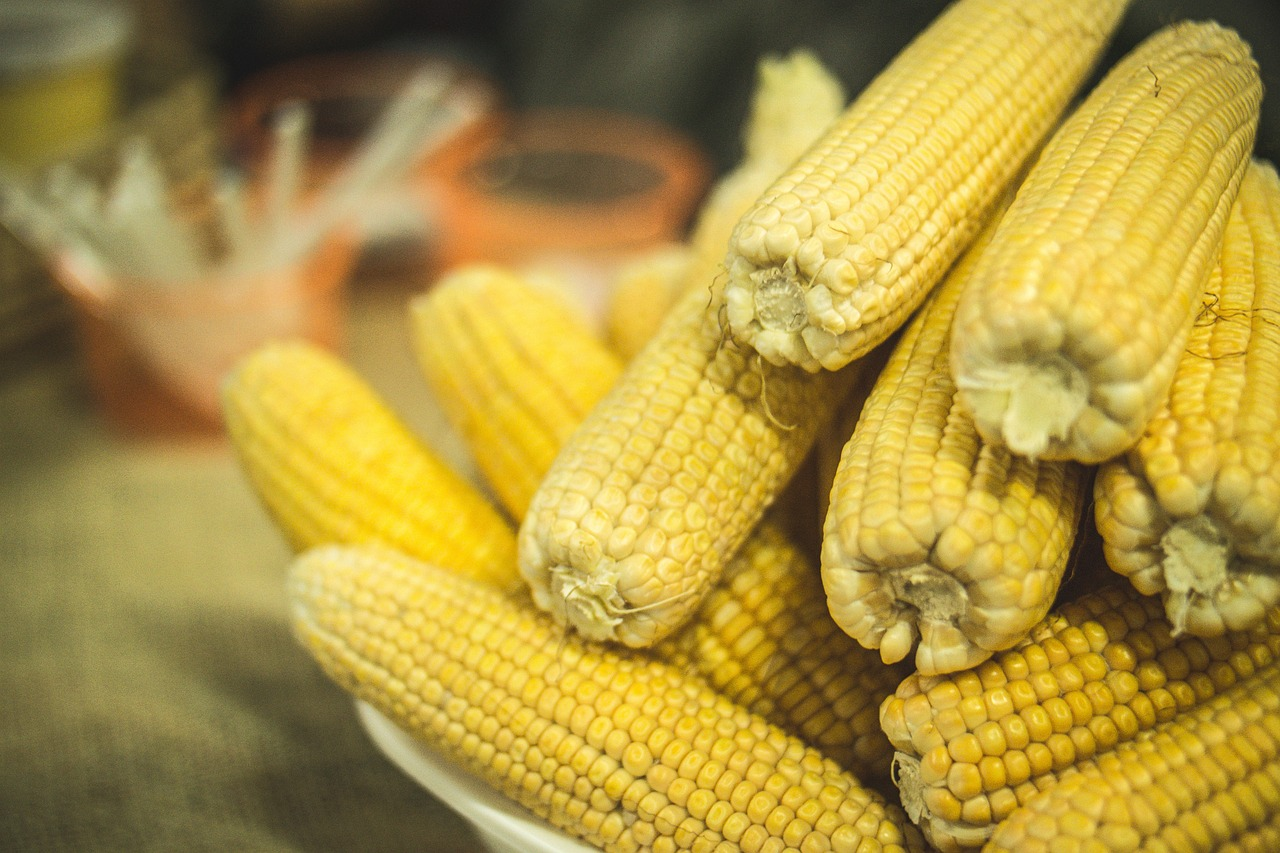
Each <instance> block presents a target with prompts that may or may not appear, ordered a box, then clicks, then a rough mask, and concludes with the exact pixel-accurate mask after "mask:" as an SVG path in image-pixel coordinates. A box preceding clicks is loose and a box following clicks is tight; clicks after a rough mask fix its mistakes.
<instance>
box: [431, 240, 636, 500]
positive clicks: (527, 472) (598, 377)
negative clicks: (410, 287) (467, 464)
mask: <svg viewBox="0 0 1280 853" xmlns="http://www.w3.org/2000/svg"><path fill="white" fill-rule="evenodd" d="M410 315H411V319H412V324H411V326H412V332H413V344H414V349H415V352H416V354H417V358H418V364H419V366H420V367H421V368H422V371H423V374H424V376H425V377H426V379H427V383H428V385H429V386H430V387H431V389H432V391H433V392H434V394H435V397H436V399H437V400H438V401H439V403H440V406H441V408H442V409H443V410H444V412H445V416H446V417H447V418H448V419H449V422H450V423H451V424H452V425H453V426H454V428H455V429H457V430H458V432H459V433H460V434H461V435H462V437H463V438H464V440H465V441H466V442H467V445H468V447H470V449H471V452H472V455H473V456H474V457H475V460H476V466H477V468H479V470H480V472H481V474H483V475H484V477H485V480H486V482H487V483H488V484H489V486H490V487H491V488H492V489H493V490H494V492H495V493H496V494H497V495H498V497H499V499H500V500H501V501H502V503H503V505H504V506H505V507H506V508H507V510H508V512H510V513H511V516H512V518H514V519H516V520H517V521H518V520H519V519H520V518H522V517H523V515H524V512H525V510H526V509H527V508H528V505H529V499H530V498H531V497H532V495H533V493H534V491H535V490H536V489H537V487H538V483H539V482H540V481H541V479H542V477H543V475H544V474H545V473H546V470H547V468H549V467H550V465H551V461H552V460H553V459H554V458H555V455H556V454H557V453H558V452H559V451H560V447H561V446H562V445H563V444H564V441H565V439H566V438H568V434H569V433H570V432H571V431H572V430H573V429H575V428H576V427H577V426H578V424H580V423H581V422H582V419H583V418H584V417H585V416H586V413H587V412H588V411H589V410H590V409H591V407H592V406H594V405H595V404H596V402H598V401H599V399H600V398H601V397H603V396H604V394H605V392H606V391H608V390H609V388H610V387H612V386H613V384H614V382H615V381H616V380H617V378H618V375H619V374H620V373H621V372H622V364H621V363H620V362H619V360H618V359H617V357H616V356H614V355H613V353H611V352H610V351H609V350H608V348H607V347H606V346H605V345H604V344H603V343H602V342H601V341H599V340H598V339H596V338H595V337H594V335H593V334H592V333H591V331H590V330H589V329H588V328H587V327H586V326H585V323H584V320H583V319H582V317H581V315H579V314H578V313H577V312H575V311H574V310H573V308H572V307H571V306H570V305H568V304H567V303H566V302H565V301H564V300H563V299H562V298H561V296H560V295H559V294H557V293H554V292H551V291H549V290H546V289H542V288H539V287H537V286H535V285H534V284H533V283H531V282H530V281H528V280H526V279H524V278H522V277H521V276H519V275H518V274H517V273H516V272H514V271H513V270H510V269H506V268H503V267H499V266H492V265H468V266H464V267H459V268H456V269H454V270H452V271H451V272H449V273H447V274H445V275H444V276H443V277H442V278H441V279H440V280H439V281H438V282H437V283H436V285H435V286H434V287H432V289H431V290H429V291H427V292H426V293H424V294H422V295H421V296H418V297H416V298H415V299H414V300H413V301H412V302H411V303H410ZM516 437H518V440H517V439H516Z"/></svg>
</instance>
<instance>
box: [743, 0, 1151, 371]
mask: <svg viewBox="0 0 1280 853" xmlns="http://www.w3.org/2000/svg"><path fill="white" fill-rule="evenodd" d="M1126 5H1127V3H1126V0H1086V2H1081V0H1035V2H1027V0H959V2H956V3H953V4H952V5H951V6H949V7H948V8H947V9H946V10H945V11H943V13H942V14H941V15H940V16H939V17H938V18H937V19H936V20H935V21H934V22H933V23H932V24H931V25H930V26H929V27H928V28H927V29H925V30H924V31H923V32H922V33H920V34H919V35H918V36H916V38H915V39H914V40H913V41H912V42H911V44H909V45H908V46H907V47H906V48H905V49H904V50H903V51H902V53H901V54H899V55H898V57H897V58H895V59H894V61H893V62H892V63H890V65H889V66H888V67H887V68H885V69H884V70H883V71H882V72H881V73H880V74H879V76H877V77H876V79H875V80H873V81H872V83H871V84H870V85H869V86H868V87H867V88H866V89H865V90H863V92H862V93H861V94H860V95H859V96H858V97H856V98H855V99H854V101H853V103H852V104H850V105H849V107H848V108H847V109H846V110H845V112H844V113H843V114H842V116H841V117H840V118H839V119H838V120H837V121H836V123H835V124H833V125H832V127H831V128H830V129H829V130H828V132H827V133H826V134H824V136H823V137H822V139H821V140H820V141H819V142H818V143H817V144H816V145H815V146H814V147H813V148H812V149H810V150H809V152H808V153H806V154H805V156H804V157H803V158H801V159H800V160H799V161H798V162H797V163H795V164H794V165H793V166H792V167H791V168H790V169H788V170H787V171H786V172H784V173H783V174H782V175H781V176H780V177H779V178H778V179H777V181H775V182H774V183H773V185H772V186H770V187H769V188H768V189H767V190H766V191H765V193H764V194H763V195H762V196H761V198H760V200H759V201H758V202H757V204H756V205H755V206H754V207H752V209H751V210H750V211H748V212H747V214H746V215H745V216H743V218H742V220H741V222H740V223H739V225H738V227H737V229H736V230H735V232H734V235H733V239H732V241H731V242H730V244H729V252H728V256H727V259H726V261H725V265H726V267H727V268H728V270H729V284H728V286H727V287H726V302H727V306H728V310H727V311H726V320H727V323H728V325H729V327H730V329H731V330H732V332H733V335H734V336H735V337H736V338H737V339H738V340H739V341H740V342H742V343H744V344H746V345H748V346H751V347H753V348H755V349H756V351H758V352H759V353H760V354H761V355H763V356H764V357H765V358H766V359H767V360H769V361H771V362H773V363H776V364H783V363H791V364H797V365H801V366H803V367H805V368H806V369H808V370H819V369H824V368H825V369H833V368H838V367H840V366H841V365H844V364H847V363H849V362H850V361H852V360H853V359H855V358H859V357H861V356H862V355H864V354H865V353H866V352H868V351H869V350H870V349H871V348H872V347H874V346H875V345H876V344H878V343H880V342H881V341H883V340H884V339H885V338H887V337H888V336H889V335H890V334H891V333H892V332H893V330H894V329H896V328H897V327H898V326H900V325H901V324H902V323H903V322H904V321H905V320H906V318H907V316H908V315H909V314H910V313H911V312H912V311H913V310H914V309H915V308H916V306H918V305H919V304H920V303H921V302H922V301H923V300H924V297H925V295H926V294H927V293H928V291H929V289H930V288H932V287H933V285H934V284H935V283H936V282H937V281H938V280H939V279H940V278H941V277H942V275H943V274H944V273H945V271H946V269H947V268H948V267H949V266H950V265H951V263H952V261H954V260H955V259H956V258H957V257H958V256H959V254H960V253H961V252H962V251H963V249H964V247H965V245H966V244H967V243H968V242H969V240H970V239H971V238H972V237H973V236H974V234H976V233H977V231H978V229H979V227H980V226H981V224H982V222H983V221H984V220H985V219H986V217H987V214H988V211H989V210H990V208H991V207H992V206H994V204H995V202H996V200H997V199H998V198H999V197H1000V196H1001V194H1002V193H1003V192H1004V191H1005V188H1006V187H1007V185H1008V184H1009V183H1010V182H1011V181H1012V180H1013V178H1014V176H1015V174H1016V173H1017V171H1018V170H1019V168H1020V167H1021V165H1022V163H1023V161H1024V160H1026V159H1027V158H1028V157H1030V156H1031V154H1032V152H1033V151H1034V150H1035V149H1036V148H1037V147H1038V146H1039V145H1040V143H1041V141H1042V140H1043V138H1044V137H1045V136H1046V135H1047V134H1048V133H1049V131H1050V130H1051V128H1052V127H1053V126H1054V124H1055V122H1056V121H1057V120H1058V116H1059V114H1060V113H1061V112H1062V110H1063V109H1065V108H1066V106H1067V103H1068V101H1069V100H1070V99H1071V97H1072V95H1073V94H1074V93H1075V91H1076V90H1077V89H1078V88H1079V86H1080V85H1081V84H1082V83H1083V82H1084V80H1085V78H1086V77H1087V75H1088V73H1089V71H1090V69H1091V68H1092V66H1093V64H1094V63H1095V61H1096V60H1097V58H1098V56H1099V55H1100V53H1101V51H1102V49H1103V48H1104V46H1105V45H1106V43H1107V41H1108V39H1109V38H1110V35H1111V33H1112V31H1113V30H1114V28H1115V27H1116V25H1117V24H1118V22H1119V20H1120V17H1121V15H1122V14H1123V12H1124V9H1125V6H1126Z"/></svg>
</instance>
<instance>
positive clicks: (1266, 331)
mask: <svg viewBox="0 0 1280 853" xmlns="http://www.w3.org/2000/svg"><path fill="white" fill-rule="evenodd" d="M1278 321H1280V177H1277V175H1276V171H1275V169H1274V168H1273V167H1272V166H1271V165H1270V164H1266V163H1261V162H1257V161H1255V162H1254V164H1253V165H1252V166H1251V167H1250V168H1249V169H1248V170H1247V171H1246V172H1245V177H1244V181H1243V182H1242V183H1241V187H1240V194H1239V195H1238V196H1237V198H1236V204H1235V206H1234V208H1233V209H1232V213H1231V216H1230V218H1229V220H1228V222H1227V228H1226V232H1225V235H1224V238H1223V247H1222V251H1221V253H1220V256H1219V260H1218V263H1217V264H1215V266H1214V269H1213V272H1212V274H1211V275H1210V277H1209V283H1208V286H1207V287H1206V290H1205V295H1204V301H1203V307H1202V309H1201V311H1200V315H1199V317H1198V319H1197V320H1196V323H1195V325H1194V327H1193V328H1192V330H1191V334H1190V337H1189V339H1188V340H1187V343H1186V348H1185V351H1184V352H1183V354H1182V356H1181V358H1180V359H1179V360H1178V363H1177V367H1176V369H1175V372H1174V377H1173V385H1172V388H1171V389H1170V392H1169V396H1168V398H1167V400H1166V402H1165V403H1164V404H1163V405H1162V406H1161V408H1160V410H1159V412H1158V413H1157V414H1156V416H1155V418H1154V419H1153V420H1152V422H1151V423H1150V425H1148V427H1147V429H1146V431H1145V432H1144V433H1143V436H1142V438H1141V439H1140V440H1139V442H1138V443H1137V445H1136V446H1135V447H1134V448H1133V449H1132V450H1130V451H1129V452H1128V453H1127V454H1125V455H1124V456H1123V457H1120V458H1117V459H1115V460H1113V461H1111V462H1107V463H1106V464H1104V465H1103V466H1102V467H1101V469H1100V471H1099V473H1098V479H1097V482H1096V487H1095V497H1096V516H1097V525H1098V529H1099V531H1101V533H1102V535H1103V538H1104V540H1105V544H1106V555H1107V562H1108V563H1109V564H1110V565H1111V567H1112V568H1113V569H1115V570H1116V571H1117V572H1119V573H1120V574H1122V575H1125V576H1127V577H1128V578H1129V580H1130V581H1131V582H1132V583H1133V585H1134V586H1135V587H1137V588H1138V589H1139V590H1140V591H1142V592H1144V593H1146V594H1148V595H1155V594H1163V596H1164V600H1165V608H1166V610H1167V612H1168V614H1169V618H1170V620H1171V621H1172V622H1173V625H1174V627H1175V628H1176V629H1178V630H1183V629H1185V630H1188V631H1190V632H1191V633H1193V634H1200V635H1202V636H1206V635H1212V634H1220V633H1222V632H1223V631H1226V630H1238V629H1241V628H1248V627H1250V626H1251V625H1253V624H1254V623H1256V622H1257V621H1258V620H1259V619H1261V618H1262V616H1263V614H1264V612H1265V610H1266V608H1267V607H1270V606H1271V605H1273V604H1276V603H1277V602H1280V370H1277V366H1278V365H1280V322H1278Z"/></svg>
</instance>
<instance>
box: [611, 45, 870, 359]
mask: <svg viewBox="0 0 1280 853" xmlns="http://www.w3.org/2000/svg"><path fill="white" fill-rule="evenodd" d="M844 102H845V93H844V88H843V87H842V86H841V84H840V81H839V80H837V79H836V78H835V77H834V76H833V75H832V74H831V72H830V71H828V70H827V68H826V67H825V66H823V64H822V63H821V62H820V61H819V60H818V58H817V57H816V56H815V55H814V54H813V53H812V52H810V51H808V50H804V49H799V50H794V51H792V52H791V53H789V54H787V55H786V56H766V57H764V58H762V59H761V60H760V62H759V63H758V64H757V66H756V86H755V90H754V91H753V93H752V98H751V104H750V110H749V113H748V115H747V119H746V122H745V124H744V127H743V149H744V152H743V157H742V160H741V162H739V163H738V164H737V165H736V166H735V167H734V168H733V170H732V171H730V172H729V173H728V174H726V175H724V176H723V177H721V178H720V179H719V180H718V181H716V183H715V185H714V186H712V188H711V191H710V192H709V193H707V197H706V199H705V200H704V201H703V203H702V206H701V207H700V208H699V210H698V215H697V217H696V218H695V222H694V226H693V232H692V235H691V236H690V238H689V242H688V244H687V246H686V249H685V251H686V254H687V258H686V261H685V266H684V270H683V277H682V278H681V279H680V280H679V282H672V283H670V284H671V285H672V286H671V287H670V288H667V287H663V286H661V285H658V286H656V287H655V289H656V290H657V293H655V294H654V296H656V297H658V299H656V300H654V301H653V302H651V303H648V304H645V305H643V306H641V305H639V304H637V303H638V299H636V298H633V297H634V296H636V294H635V293H634V292H633V289H635V288H640V287H643V286H644V285H643V284H641V283H639V282H636V281H632V280H628V281H627V282H626V283H625V284H623V285H621V286H620V288H619V292H618V293H617V294H616V295H615V298H614V302H615V303H616V304H613V305H611V310H610V313H611V316H612V317H614V320H613V323H614V324H615V325H616V326H618V327H619V329H620V330H624V331H620V332H616V333H615V337H619V336H620V335H622V334H625V335H626V338H627V340H628V341H630V342H631V343H627V344H626V349H623V350H620V352H622V353H623V354H624V355H625V356H626V357H628V358H630V357H631V356H633V355H634V354H635V353H636V352H638V351H639V346H638V345H637V344H642V343H643V342H645V341H647V340H648V339H649V338H651V337H652V336H653V334H654V332H656V331H657V327H658V323H659V322H661V319H662V317H663V316H665V312H666V311H667V310H669V309H670V307H671V306H672V305H673V304H674V302H675V300H676V299H678V298H679V296H680V295H682V294H683V292H684V291H685V290H686V289H700V290H705V289H706V288H707V286H708V283H709V282H711V281H713V280H715V279H716V278H717V277H718V276H722V275H723V274H724V268H723V264H724V251H725V246H726V245H727V244H728V242H729V237H730V235H731V234H732V233H733V228H734V226H735V225H737V224H738V220H739V219H741V218H742V215H743V214H744V213H746V211H747V209H748V208H750V207H751V205H752V204H754V203H755V202H756V200H757V199H758V198H759V197H760V194H761V193H763V192H764V191H765V190H766V189H767V188H768V187H769V185H770V184H771V183H773V181H774V180H775V179H776V178H777V177H778V175H780V174H781V173H782V172H783V170H784V169H786V168H787V166H789V165H791V163H792V162H793V161H794V160H796V158H798V157H799V156H800V155H801V154H803V153H804V151H805V149H807V148H808V147H809V146H810V145H812V144H813V143H814V141H815V140H816V139H817V138H818V137H819V136H820V135H821V134H822V132H823V131H824V130H826V128H827V126H828V125H829V124H830V123H831V122H832V121H834V120H835V119H836V117H837V116H839V115H840V111H841V109H842V108H843V107H844ZM661 263H662V265H661V267H660V268H659V271H672V268H673V266H674V263H673V262H667V261H662V262H661ZM663 297H666V298H665V299H664V298H663Z"/></svg>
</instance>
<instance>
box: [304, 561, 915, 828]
mask: <svg viewBox="0 0 1280 853" xmlns="http://www.w3.org/2000/svg"><path fill="white" fill-rule="evenodd" d="M288 589H289V598H290V603H291V605H292V612H293V627H294V631H295V634H296V635H297V637H298V638H299V640H300V641H301V642H302V643H303V644H304V645H305V647H306V648H307V649H308V650H309V651H310V653H311V654H312V655H313V656H314V657H315V659H316V660H317V661H318V662H319V664H320V666H321V668H322V669H323V670H324V671H325V673H326V674H327V675H329V677H331V678H332V679H333V680H334V681H335V682H336V683H337V684H339V685H340V686H341V687H342V688H343V689H345V690H347V691H349V692H350V693H352V694H353V695H354V696H355V697H357V698H358V699H360V700H361V701H363V702H365V703H367V704H369V705H370V706H372V707H373V708H375V709H376V710H378V711H379V712H381V713H382V714H383V715H385V716H387V717H388V718H389V719H390V720H391V721H392V722H394V723H395V724H396V725H398V726H400V727H401V728H402V729H404V730H405V731H406V732H407V733H409V734H410V735H412V736H413V737H415V738H417V739H419V740H421V741H422V742H423V743H425V744H428V745H430V746H431V747H432V748H434V749H436V750H439V751H440V752H441V753H442V754H443V755H445V756H447V757H448V758H449V759H451V760H453V761H456V762H458V764H459V765H460V766H462V767H465V768H466V769H467V770H468V771H470V772H472V773H474V774H476V775H477V776H478V777H480V778H482V779H483V780H484V781H485V782H487V783H488V784H490V785H492V786H493V787H495V788H496V789H497V790H499V791H501V792H502V793H503V794H505V795H507V796H509V797H511V798H512V799H513V800H515V801H517V802H519V803H520V804H521V805H523V806H525V807H526V808H528V809H529V810H531V811H532V812H534V813H535V814H537V815H539V816H540V817H542V818H544V819H546V820H548V821H550V822H551V823H552V824H554V825H556V826H558V827H560V828H561V829H563V830H565V831H566V832H568V833H570V834H572V835H575V836H578V837H581V838H583V839H585V840H586V841H588V842H590V843H592V844H596V845H598V846H599V847H601V848H602V849H604V850H610V851H624V850H636V849H641V848H643V849H655V850H658V849H669V850H674V849H688V848H690V847H692V846H694V845H697V846H698V847H701V846H706V847H707V848H708V849H710V848H714V847H715V846H716V845H717V844H719V843H721V842H725V841H727V842H729V843H730V844H732V845H735V846H736V848H737V849H742V850H756V851H763V850H772V849H778V848H779V847H780V846H782V845H781V843H780V842H781V839H780V838H779V835H780V834H782V833H787V834H789V835H790V836H791V837H792V838H793V839H794V841H795V843H794V845H793V846H794V847H795V848H796V849H806V850H807V849H833V850H844V851H853V850H855V849H865V847H860V846H859V845H863V844H864V843H865V844H867V845H875V846H876V849H883V850H893V851H902V850H908V849H922V847H923V845H922V842H921V841H920V839H919V836H918V833H916V831H915V829H914V827H912V826H910V824H909V823H908V822H907V821H906V819H905V817H904V816H903V815H902V814H901V810H900V809H898V808H897V807H895V806H890V805H888V804H886V803H885V802H884V801H883V799H882V798H880V796H879V795H877V794H875V793H873V792H871V791H869V790H868V789H866V788H863V787H862V786H861V785H860V784H859V782H858V781H857V779H856V778H855V777H854V776H852V775H851V774H849V773H848V772H846V771H844V770H842V769H841V768H840V767H839V765H837V764H836V763H835V762H834V761H832V760H831V759H829V758H826V757H824V756H823V755H822V754H821V753H819V752H818V751H817V750H815V749H814V748H813V747H810V746H808V745H806V744H805V743H804V742H803V741H801V740H799V739H797V738H794V737H791V736H788V735H786V734H784V733H783V732H782V731H781V730H779V729H777V728H775V727H773V726H771V725H769V724H768V723H766V722H765V721H764V720H763V719H761V718H760V717H758V716H756V715H753V714H751V713H749V712H748V711H746V710H744V709H742V708H740V707H739V706H736V705H734V704H733V703H732V702H730V701H729V700H727V699H725V698H724V697H723V696H720V695H719V694H717V693H716V692H715V691H714V690H712V689H711V688H710V687H709V686H707V685H706V684H705V682H703V681H702V680H701V679H700V678H696V677H690V676H688V675H686V674H684V673H683V672H682V671H680V670H679V669H676V668H674V667H671V666H668V665H666V664H663V663H659V662H655V661H653V660H651V659H650V658H648V657H646V656H640V655H630V656H629V655H627V654H621V653H618V652H616V651H614V650H611V649H606V648H604V647H600V646H597V645H593V644H591V643H588V642H583V641H580V640H578V639H576V638H574V637H572V636H570V637H566V636H565V635H564V633H563V631H562V630H561V629H560V628H559V626H557V625H556V624H555V623H554V622H553V621H552V620H551V619H550V618H549V617H547V615H546V614H544V613H540V612H538V611H537V610H536V609H535V608H534V607H532V606H531V604H530V603H529V602H528V599H527V597H525V596H523V595H520V596H516V595H514V594H503V593H502V592H501V591H499V590H496V589H494V588H492V587H490V586H487V585H484V584H479V583H476V582H473V581H470V580H468V579H466V578H462V577H459V576H458V575H456V574H455V573H451V572H448V571H441V570H439V569H436V568H434V567H432V566H430V565H428V564H424V563H420V562H418V561H415V560H412V559H410V558H408V557H405V556H403V555H401V554H398V553H396V552H393V551H390V550H387V549H383V548H376V547H363V548H362V547H355V546H346V547H339V546H328V547H322V548H319V549H315V550H312V551H309V552H307V553H306V554H303V555H302V556H301V557H299V558H298V559H296V560H295V561H294V563H293V565H292V566H291V568H290V573H289V586H288ZM637 709H638V710H639V713H634V712H635V711H636V710H637ZM499 739H501V742H502V743H503V744H504V746H503V748H501V749H487V748H486V745H487V744H495V743H497V742H498V740H499ZM673 744H678V745H679V748H678V749H673V748H672V745H673ZM678 753H683V756H682V757H681V758H679V760H677V754H678ZM692 756H696V758H691V757H692ZM672 765H674V767H673V766H672ZM677 800H681V801H683V804H681V803H680V802H677ZM796 813H804V814H805V815H806V816H808V817H809V818H811V820H806V821H804V822H802V823H801V824H798V825H793V822H792V815H794V814H796Z"/></svg>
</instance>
